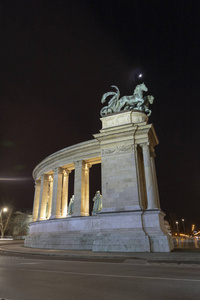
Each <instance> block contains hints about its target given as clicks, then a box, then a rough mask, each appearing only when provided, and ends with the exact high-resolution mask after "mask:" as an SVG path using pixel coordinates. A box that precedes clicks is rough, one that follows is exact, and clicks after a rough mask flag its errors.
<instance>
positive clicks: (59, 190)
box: [33, 142, 160, 222]
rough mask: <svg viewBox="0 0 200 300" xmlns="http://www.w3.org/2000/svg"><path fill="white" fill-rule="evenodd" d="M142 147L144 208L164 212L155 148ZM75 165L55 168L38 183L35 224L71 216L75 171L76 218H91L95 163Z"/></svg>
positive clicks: (142, 205)
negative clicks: (91, 172)
mask: <svg viewBox="0 0 200 300" xmlns="http://www.w3.org/2000/svg"><path fill="white" fill-rule="evenodd" d="M138 145H139V146H140V147H141V149H142V157H143V159H142V160H143V166H142V168H143V171H144V178H142V184H143V186H144V191H143V193H141V189H142V187H140V193H141V198H145V199H146V205H144V204H141V205H140V206H141V208H142V209H148V210H152V209H160V201H159V194H158V186H157V177H156V169H155V151H154V148H153V147H152V146H151V145H150V144H149V142H148V143H147V142H146V143H140V144H138ZM73 166H74V167H70V168H67V167H57V168H54V169H53V170H51V171H50V172H48V173H47V174H43V175H41V176H40V178H39V179H37V180H36V181H35V197H34V207H33V222H35V221H42V220H48V219H57V218H66V217H68V214H67V211H68V186H69V176H70V173H71V171H72V170H75V178H74V213H73V217H79V216H89V170H90V168H91V166H92V164H91V163H88V162H86V161H84V160H77V161H75V162H73ZM138 172H140V171H138ZM138 176H141V174H138ZM102 180H103V179H102ZM102 194H103V191H102ZM141 202H142V201H141ZM143 203H144V200H143Z"/></svg>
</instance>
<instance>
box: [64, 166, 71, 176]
mask: <svg viewBox="0 0 200 300" xmlns="http://www.w3.org/2000/svg"><path fill="white" fill-rule="evenodd" d="M70 173H71V170H68V169H64V168H63V175H64V176H69V174H70Z"/></svg>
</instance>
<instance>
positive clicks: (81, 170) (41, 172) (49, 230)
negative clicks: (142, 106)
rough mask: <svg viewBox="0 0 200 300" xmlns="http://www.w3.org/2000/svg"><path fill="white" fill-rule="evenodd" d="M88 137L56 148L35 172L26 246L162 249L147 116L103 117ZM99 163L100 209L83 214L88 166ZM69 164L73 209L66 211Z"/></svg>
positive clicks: (166, 241) (167, 246)
mask: <svg viewBox="0 0 200 300" xmlns="http://www.w3.org/2000/svg"><path fill="white" fill-rule="evenodd" d="M101 121H102V129H101V130H100V133H98V134H95V135H94V139H93V140H90V141H87V142H84V143H80V144H77V145H74V146H71V147H68V148H66V149H63V150H61V151H58V152H56V153H54V154H52V155H51V156H49V157H47V158H46V159H44V160H43V161H42V162H41V163H40V164H39V165H38V166H37V167H36V168H35V169H34V172H33V176H34V179H35V183H36V185H35V198H34V209H33V222H32V223H31V225H30V234H29V236H28V237H27V238H26V240H25V246H27V247H37V248H53V249H87V250H93V251H120V252H168V251H170V250H171V249H172V248H173V243H172V240H171V237H170V236H169V234H168V232H167V231H166V229H165V226H164V213H163V212H162V211H161V209H160V201H159V194H158V186H157V177H156V169H155V162H154V158H155V151H154V147H155V146H156V145H157V144H158V139H157V136H156V133H155V131H154V127H153V125H152V124H148V117H147V116H146V115H145V114H144V113H141V112H137V111H125V112H120V113H116V114H112V115H108V116H105V117H103V118H101ZM100 163H101V175H102V190H101V192H102V201H103V208H102V210H101V212H100V213H98V214H97V215H92V216H90V215H89V172H90V171H89V170H90V167H92V165H93V164H100ZM73 169H74V170H75V178H74V213H73V215H72V216H69V215H68V214H67V206H68V180H69V176H70V172H71V171H72V170H73Z"/></svg>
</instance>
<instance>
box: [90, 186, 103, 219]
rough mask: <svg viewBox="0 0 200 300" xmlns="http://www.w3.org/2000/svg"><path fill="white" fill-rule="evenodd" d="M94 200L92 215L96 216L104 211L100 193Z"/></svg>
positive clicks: (97, 193) (98, 192)
mask: <svg viewBox="0 0 200 300" xmlns="http://www.w3.org/2000/svg"><path fill="white" fill-rule="evenodd" d="M92 200H93V201H94V205H93V210H92V214H93V215H96V214H97V213H98V212H100V210H101V209H102V196H101V194H100V191H97V192H96V194H95V196H94V198H93V199H92Z"/></svg>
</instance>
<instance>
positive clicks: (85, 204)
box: [81, 164, 92, 216]
mask: <svg viewBox="0 0 200 300" xmlns="http://www.w3.org/2000/svg"><path fill="white" fill-rule="evenodd" d="M91 166H92V165H90V164H85V197H84V200H83V202H82V209H81V212H82V216H89V204H90V203H89V202H90V199H89V198H90V168H91Z"/></svg>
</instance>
